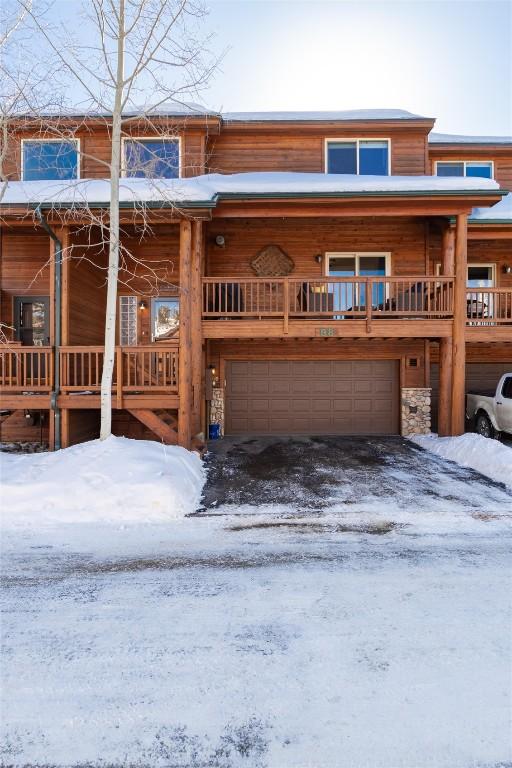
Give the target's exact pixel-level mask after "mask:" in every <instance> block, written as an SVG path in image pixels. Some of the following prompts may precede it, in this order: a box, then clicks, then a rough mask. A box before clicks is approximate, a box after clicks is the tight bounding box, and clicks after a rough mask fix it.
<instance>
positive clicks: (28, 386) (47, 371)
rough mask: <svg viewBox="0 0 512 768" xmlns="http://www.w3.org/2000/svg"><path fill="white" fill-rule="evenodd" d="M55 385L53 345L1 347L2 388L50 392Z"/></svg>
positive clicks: (16, 390) (0, 373)
mask: <svg viewBox="0 0 512 768" xmlns="http://www.w3.org/2000/svg"><path fill="white" fill-rule="evenodd" d="M52 386H53V350H52V348H51V347H22V346H19V347H13V348H10V347H9V346H8V345H6V346H5V347H2V348H1V349H0V389H8V390H9V391H11V392H50V390H51V389H52Z"/></svg>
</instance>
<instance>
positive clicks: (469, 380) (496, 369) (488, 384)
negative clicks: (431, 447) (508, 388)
mask: <svg viewBox="0 0 512 768" xmlns="http://www.w3.org/2000/svg"><path fill="white" fill-rule="evenodd" d="M509 371H512V360H510V361H509V362H505V363H468V364H467V365H466V392H479V391H481V390H485V389H495V388H496V386H497V384H498V381H499V380H500V378H501V377H502V376H503V374H504V373H508V372H509ZM430 386H431V387H432V427H433V428H434V429H437V408H438V403H439V365H438V364H437V363H433V364H432V367H431V369H430Z"/></svg>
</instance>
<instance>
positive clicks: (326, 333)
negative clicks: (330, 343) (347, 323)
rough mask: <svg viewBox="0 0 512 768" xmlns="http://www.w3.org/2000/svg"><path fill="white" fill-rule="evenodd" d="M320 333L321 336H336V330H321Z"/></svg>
mask: <svg viewBox="0 0 512 768" xmlns="http://www.w3.org/2000/svg"><path fill="white" fill-rule="evenodd" d="M318 333H319V335H320V336H336V328H319V329H318Z"/></svg>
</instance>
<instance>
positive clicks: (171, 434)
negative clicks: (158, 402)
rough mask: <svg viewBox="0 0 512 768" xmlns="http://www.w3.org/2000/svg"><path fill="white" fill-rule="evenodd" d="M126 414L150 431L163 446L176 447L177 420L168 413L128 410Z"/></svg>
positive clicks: (141, 409) (146, 409) (139, 409)
mask: <svg viewBox="0 0 512 768" xmlns="http://www.w3.org/2000/svg"><path fill="white" fill-rule="evenodd" d="M128 412H129V413H131V415H132V416H135V418H136V419H138V420H139V421H140V422H141V423H142V424H144V426H145V427H147V428H148V429H150V430H151V431H152V432H153V433H154V434H155V435H156V436H157V437H158V438H160V440H161V441H162V442H163V443H165V445H176V443H177V442H178V432H177V426H178V420H177V419H176V417H175V416H173V415H172V414H171V413H170V412H169V411H166V410H161V409H160V410H155V411H152V410H150V409H149V408H130V409H128Z"/></svg>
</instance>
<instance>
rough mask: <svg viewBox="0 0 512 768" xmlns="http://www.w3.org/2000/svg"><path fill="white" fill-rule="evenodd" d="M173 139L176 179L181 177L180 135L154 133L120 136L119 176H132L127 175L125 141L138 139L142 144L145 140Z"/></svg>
mask: <svg viewBox="0 0 512 768" xmlns="http://www.w3.org/2000/svg"><path fill="white" fill-rule="evenodd" d="M159 139H160V140H161V141H174V142H177V143H178V179H181V178H183V167H182V162H183V160H182V158H183V153H182V139H183V137H182V136H169V135H164V136H161V135H156V136H122V137H121V176H122V177H123V178H126V179H129V178H133V177H132V176H127V175H126V173H127V170H128V168H127V166H126V142H127V141H138V142H139V143H140V144H143V143H144V142H145V141H158V140H159ZM158 178H159V179H161V178H165V177H162V176H158Z"/></svg>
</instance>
